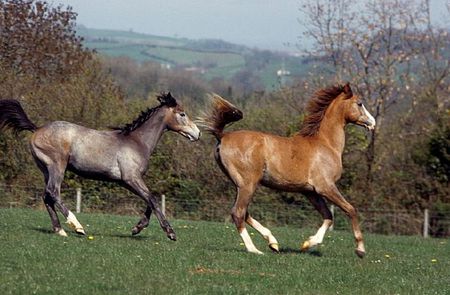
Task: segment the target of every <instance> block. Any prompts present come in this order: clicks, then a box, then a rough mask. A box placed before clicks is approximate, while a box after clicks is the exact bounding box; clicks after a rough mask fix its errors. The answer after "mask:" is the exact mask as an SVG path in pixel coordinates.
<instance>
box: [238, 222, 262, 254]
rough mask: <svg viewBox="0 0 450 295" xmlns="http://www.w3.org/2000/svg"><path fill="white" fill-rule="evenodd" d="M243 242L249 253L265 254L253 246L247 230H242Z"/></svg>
mask: <svg viewBox="0 0 450 295" xmlns="http://www.w3.org/2000/svg"><path fill="white" fill-rule="evenodd" d="M240 235H241V238H242V240H243V241H244V244H245V248H247V251H248V252H250V253H256V254H263V252H261V251H259V250H258V249H256V247H255V245H254V244H253V241H252V239H251V238H250V235H249V234H248V231H247V229H246V228H244V229H243V230H242V232H241V233H240Z"/></svg>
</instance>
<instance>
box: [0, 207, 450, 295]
mask: <svg viewBox="0 0 450 295" xmlns="http://www.w3.org/2000/svg"><path fill="white" fill-rule="evenodd" d="M78 219H79V220H80V221H81V223H82V224H83V225H85V229H86V230H87V233H88V236H91V237H93V239H88V238H87V237H83V236H77V235H76V234H73V233H72V232H70V233H69V237H68V238H62V237H59V236H56V235H55V234H52V233H51V232H50V230H49V229H50V220H49V218H48V215H47V212H45V211H35V210H30V209H0V293H1V294H449V293H450V242H449V241H448V240H440V239H422V238H420V237H405V236H382V235H373V234H366V235H365V237H366V247H367V251H368V254H367V256H366V258H364V259H359V258H357V257H356V255H354V253H353V248H354V244H353V239H352V236H351V233H350V232H341V231H334V232H331V233H328V234H327V236H326V239H325V241H324V244H323V245H322V246H320V247H318V248H317V249H315V250H313V251H311V252H309V253H300V252H299V250H298V248H299V243H300V242H301V241H303V240H304V239H306V237H308V236H309V235H311V234H312V233H313V232H314V229H297V228H289V227H279V228H272V232H273V233H274V235H275V236H276V237H277V238H278V240H279V242H280V246H281V250H282V252H281V253H280V254H274V253H271V252H270V250H269V249H268V247H267V246H266V244H265V242H264V241H263V240H262V238H261V237H259V236H258V235H257V233H255V232H254V231H253V230H251V231H250V232H251V233H252V237H253V238H254V241H255V244H256V245H257V247H259V248H260V250H262V251H264V252H265V255H261V256H258V255H253V254H248V253H246V252H245V251H244V247H243V246H242V245H241V241H240V238H239V236H238V235H237V233H236V230H235V229H234V226H233V225H231V224H228V223H212V222H194V221H183V220H174V221H172V224H173V226H174V228H175V231H176V232H177V235H178V241H177V242H172V241H170V240H168V239H167V238H166V237H165V234H163V232H162V231H161V230H160V228H159V226H158V225H157V223H156V222H155V220H154V219H152V222H151V224H150V227H149V228H148V229H146V230H144V231H143V232H142V233H141V235H139V236H137V237H132V236H131V235H130V229H131V227H132V226H133V225H134V223H135V222H136V221H137V220H138V217H137V216H112V215H102V214H79V216H78Z"/></svg>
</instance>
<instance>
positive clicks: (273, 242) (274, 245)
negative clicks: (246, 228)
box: [245, 214, 280, 253]
mask: <svg viewBox="0 0 450 295" xmlns="http://www.w3.org/2000/svg"><path fill="white" fill-rule="evenodd" d="M245 221H246V222H247V224H248V225H250V226H251V227H253V228H254V229H256V230H257V231H258V232H259V233H260V234H261V235H262V236H263V238H264V239H265V240H266V241H267V242H268V243H269V248H270V249H272V251H274V252H277V253H278V252H279V251H280V248H279V245H278V241H277V239H276V238H275V237H274V236H273V235H272V232H271V231H270V230H269V229H268V228H266V227H264V226H263V225H262V224H261V223H259V222H258V221H257V220H256V219H254V218H252V217H251V216H250V214H247V218H246V220H245Z"/></svg>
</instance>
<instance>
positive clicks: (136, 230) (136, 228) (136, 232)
mask: <svg viewBox="0 0 450 295" xmlns="http://www.w3.org/2000/svg"><path fill="white" fill-rule="evenodd" d="M141 230H142V229H140V228H138V227H136V226H135V227H133V228H132V229H131V234H132V235H133V236H135V235H137V234H138V233H140V232H141Z"/></svg>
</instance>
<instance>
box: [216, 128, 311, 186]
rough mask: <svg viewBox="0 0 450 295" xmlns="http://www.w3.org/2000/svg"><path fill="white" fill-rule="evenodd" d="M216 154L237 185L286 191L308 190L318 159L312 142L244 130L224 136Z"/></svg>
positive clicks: (302, 138) (304, 139)
mask: <svg viewBox="0 0 450 295" xmlns="http://www.w3.org/2000/svg"><path fill="white" fill-rule="evenodd" d="M216 153H218V156H219V157H217V156H216V158H218V161H219V160H220V163H219V164H221V166H223V168H222V169H224V170H226V172H227V174H228V175H229V176H230V177H231V178H232V179H234V178H235V179H237V180H238V181H237V182H239V181H242V182H254V183H256V182H260V183H261V184H263V185H265V186H268V187H271V188H276V189H281V190H286V191H299V190H300V191H301V190H305V189H310V187H311V185H310V183H311V182H312V181H311V177H313V176H314V171H315V170H317V169H316V168H317V167H316V166H317V165H316V164H317V162H318V159H319V158H320V149H317V143H315V142H314V140H310V139H308V138H304V137H300V136H292V137H283V136H278V135H274V134H269V133H264V132H258V131H247V130H240V131H234V132H228V133H225V134H224V136H223V137H222V139H221V142H220V144H219V146H218V152H216ZM235 182H236V181H235Z"/></svg>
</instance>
